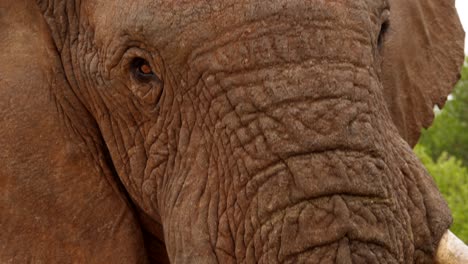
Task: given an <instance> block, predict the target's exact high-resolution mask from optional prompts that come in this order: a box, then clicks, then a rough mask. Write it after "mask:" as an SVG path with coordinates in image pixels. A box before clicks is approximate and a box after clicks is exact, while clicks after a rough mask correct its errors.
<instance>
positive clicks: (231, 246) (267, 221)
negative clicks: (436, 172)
mask: <svg viewBox="0 0 468 264" xmlns="http://www.w3.org/2000/svg"><path fill="white" fill-rule="evenodd" d="M335 19H336V18H335ZM324 20H326V19H324ZM316 22H317V23H321V22H322V21H316ZM352 22H354V23H355V24H356V25H354V27H349V28H346V27H347V26H349V25H342V26H343V30H341V31H340V30H336V29H331V28H328V27H326V23H324V24H323V25H322V26H320V27H319V26H317V25H297V24H295V23H292V22H291V23H290V24H285V25H276V24H274V23H273V22H272V23H271V25H275V26H277V28H276V29H275V30H271V29H262V28H261V27H258V28H257V29H258V30H250V29H249V26H252V25H248V26H246V28H242V29H239V31H241V30H245V32H246V33H245V35H240V36H236V35H235V34H234V33H233V34H232V35H228V37H236V39H233V40H232V41H227V42H225V43H224V44H223V45H221V44H219V43H217V45H214V46H213V47H210V48H209V50H208V51H209V52H208V51H205V52H198V53H197V54H196V55H194V57H193V58H190V63H191V67H190V68H191V69H192V70H193V71H194V72H195V73H196V74H194V76H193V81H192V83H191V84H192V85H190V83H189V85H186V86H188V87H195V88H193V89H192V90H190V92H189V95H187V96H185V97H184V98H187V99H186V100H187V102H188V103H187V105H189V106H192V105H193V104H194V101H196V100H197V99H196V98H200V97H201V98H203V100H204V102H206V103H200V104H199V105H200V108H203V109H197V111H191V108H187V110H186V111H185V110H184V111H182V112H183V113H184V114H187V115H190V118H188V117H187V120H196V121H197V122H199V124H184V123H182V126H185V127H184V128H183V130H182V131H181V133H179V135H180V137H181V138H183V136H187V138H188V137H189V138H190V140H185V141H184V140H181V139H179V140H178V142H182V143H184V144H180V145H178V146H179V148H178V150H179V152H180V153H181V154H180V157H176V160H177V159H179V160H184V161H185V162H184V163H183V165H184V166H180V168H178V170H174V171H173V172H172V175H173V176H172V178H171V179H170V181H176V180H179V179H180V182H175V183H172V182H170V186H177V187H178V188H177V190H173V191H171V192H170V193H174V194H177V195H174V196H167V197H166V199H165V200H162V199H161V200H160V201H161V202H160V205H159V208H164V205H165V204H168V205H171V207H170V208H168V207H167V206H166V208H168V209H167V210H166V211H163V212H162V218H163V222H164V229H165V230H164V231H165V238H166V240H168V241H170V242H169V246H168V251H169V255H170V256H172V257H171V260H173V261H176V262H181V263H182V262H184V261H189V260H193V259H196V260H197V261H199V262H203V263H215V262H216V261H218V262H221V263H235V262H239V261H243V260H245V261H246V262H252V263H253V262H259V263H302V262H304V261H306V260H309V259H322V260H324V261H325V260H329V261H330V262H331V261H336V262H337V263H351V262H359V261H362V260H368V262H371V263H378V262H380V260H382V259H386V260H387V261H388V262H390V263H404V262H405V261H406V260H411V259H418V260H420V261H422V262H424V261H428V262H429V261H430V260H432V258H433V254H434V250H435V245H437V243H438V241H439V239H440V237H441V236H442V234H443V232H445V230H447V228H448V226H449V223H450V216H449V211H448V208H447V206H446V204H445V202H444V201H443V200H442V198H441V197H440V195H439V193H438V191H437V188H436V187H435V185H434V183H433V182H432V180H431V178H430V176H429V175H428V174H427V172H425V170H424V168H423V167H422V165H421V164H420V162H419V161H418V160H417V158H416V157H415V156H414V154H413V153H412V151H411V149H410V148H409V146H408V145H407V144H406V143H405V142H404V141H403V139H402V138H401V137H400V136H399V135H398V132H397V130H396V128H395V126H394V125H393V123H392V120H391V117H390V114H389V112H388V109H387V107H386V105H385V100H384V98H383V95H382V87H381V84H380V83H381V82H380V77H379V68H378V66H377V65H378V63H377V62H378V60H377V59H376V57H375V56H376V55H375V52H374V46H373V40H372V39H371V38H366V36H368V35H365V34H364V33H363V32H361V31H359V30H360V27H359V26H358V25H359V23H358V22H359V21H352ZM271 32H274V33H271ZM190 93H192V94H191V96H190ZM193 93H197V94H193ZM193 98H195V99H193ZM202 113H208V114H206V115H203V114H202ZM187 157H190V159H188V158H187ZM168 185H169V184H168ZM194 190H197V191H194ZM426 209H427V210H426ZM174 241H176V242H174ZM187 245H192V246H193V245H195V246H194V249H193V250H188V249H187V248H188V246H187ZM184 246H185V250H184V251H182V250H181V248H182V247H184ZM182 254H184V255H182ZM214 260H216V261H214Z"/></svg>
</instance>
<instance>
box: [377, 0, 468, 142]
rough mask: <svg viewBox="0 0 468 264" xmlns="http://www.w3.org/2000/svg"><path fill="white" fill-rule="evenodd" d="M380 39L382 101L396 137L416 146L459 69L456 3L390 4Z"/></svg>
mask: <svg viewBox="0 0 468 264" xmlns="http://www.w3.org/2000/svg"><path fill="white" fill-rule="evenodd" d="M389 2H390V10H391V15H390V21H389V23H390V24H389V25H390V26H389V29H388V31H387V34H386V35H385V37H384V40H383V41H384V42H383V47H382V54H383V61H382V81H383V89H384V96H385V98H386V101H387V105H388V108H389V111H390V114H391V116H392V119H393V121H394V123H395V125H396V127H397V129H398V131H399V133H400V135H401V136H402V137H403V138H404V139H405V140H406V142H408V144H409V145H411V146H414V145H415V144H416V143H417V141H418V139H419V136H420V133H421V129H422V128H427V127H428V126H430V125H431V123H432V120H433V119H434V113H433V108H434V106H435V105H437V106H439V107H440V108H441V107H442V106H443V105H444V103H445V101H446V99H447V96H448V95H449V93H450V91H451V90H452V88H453V86H454V85H455V84H456V82H457V80H458V79H459V77H460V75H459V73H460V67H461V65H462V63H463V58H464V54H463V46H464V32H463V29H462V26H461V24H460V20H459V18H458V15H457V12H456V9H455V1H454V0H411V1H409V0H390V1H389Z"/></svg>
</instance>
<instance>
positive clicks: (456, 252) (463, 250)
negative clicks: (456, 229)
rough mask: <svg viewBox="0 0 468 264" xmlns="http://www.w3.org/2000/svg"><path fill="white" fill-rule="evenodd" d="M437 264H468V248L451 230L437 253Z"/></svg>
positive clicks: (446, 233) (444, 236) (444, 237)
mask: <svg viewBox="0 0 468 264" xmlns="http://www.w3.org/2000/svg"><path fill="white" fill-rule="evenodd" d="M436 263H439V264H466V263H468V246H467V245H465V243H463V242H462V241H461V240H460V239H459V238H458V237H456V236H455V235H454V234H453V233H452V232H450V230H447V232H445V234H444V235H443V236H442V239H441V240H440V243H439V247H438V248H437V253H436Z"/></svg>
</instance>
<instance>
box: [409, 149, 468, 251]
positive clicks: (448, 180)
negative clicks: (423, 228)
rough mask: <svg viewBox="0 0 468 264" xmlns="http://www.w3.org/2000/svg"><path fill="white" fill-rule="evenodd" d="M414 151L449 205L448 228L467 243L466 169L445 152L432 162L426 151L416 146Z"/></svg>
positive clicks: (467, 176) (467, 194) (467, 187)
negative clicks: (450, 215) (450, 222)
mask: <svg viewBox="0 0 468 264" xmlns="http://www.w3.org/2000/svg"><path fill="white" fill-rule="evenodd" d="M414 151H415V152H416V155H418V157H419V159H420V160H421V161H422V162H423V163H424V165H425V167H426V168H427V170H428V171H429V173H430V174H431V175H432V176H433V177H434V180H435V182H436V183H437V186H438V187H439V189H440V191H441V192H442V194H443V195H444V198H445V200H446V201H447V203H448V204H449V207H450V210H451V211H452V215H453V219H454V222H453V225H452V227H451V228H450V229H451V230H452V232H453V233H454V234H456V235H457V236H458V237H459V238H460V239H462V240H463V241H464V242H465V243H467V242H468V169H467V168H465V167H463V164H462V162H461V161H460V160H458V159H456V158H455V157H453V156H452V157H451V156H449V155H448V154H447V153H446V152H443V153H442V155H440V157H439V158H438V159H437V161H436V162H434V160H432V158H431V157H430V155H429V154H428V153H427V151H426V149H425V148H424V147H423V146H421V145H418V146H416V147H415V149H414Z"/></svg>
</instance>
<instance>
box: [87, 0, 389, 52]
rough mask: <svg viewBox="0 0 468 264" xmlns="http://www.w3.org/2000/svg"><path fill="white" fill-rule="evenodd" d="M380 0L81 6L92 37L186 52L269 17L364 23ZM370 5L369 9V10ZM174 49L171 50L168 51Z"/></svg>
mask: <svg viewBox="0 0 468 264" xmlns="http://www.w3.org/2000/svg"><path fill="white" fill-rule="evenodd" d="M384 2H385V1H384V0H380V1H369V0H359V1H349V0H335V1H325V0H307V1H306V0H274V1H261V0H244V1H234V0H213V1H208V0H204V1H199V0H197V1H187V0H178V1H167V0H165V1H162V0H159V1H154V0H137V1H125V0H117V1H113V0H104V1H102V0H100V1H99V0H90V1H89V2H88V4H85V5H84V6H85V7H84V8H85V9H86V10H85V12H86V13H88V14H89V20H90V23H91V24H92V25H94V30H95V34H96V38H98V39H102V40H103V41H105V39H107V41H109V39H114V40H115V38H116V37H121V36H131V37H132V38H139V37H140V38H141V39H145V40H146V41H149V42H150V43H152V45H155V46H156V47H157V48H159V49H163V48H164V49H174V50H175V51H176V53H178V54H180V53H181V52H183V51H187V52H190V51H191V50H193V49H194V48H196V47H198V46H200V45H201V43H206V42H210V41H212V40H213V39H215V38H218V37H219V36H220V35H226V34H229V32H231V31H233V30H235V29H237V28H239V27H241V28H242V27H244V28H245V30H246V31H251V30H258V28H259V27H258V26H255V27H253V28H249V27H248V26H246V25H249V24H252V23H253V22H258V21H262V20H266V19H267V18H273V21H276V20H278V21H283V22H284V21H290V22H292V23H296V22H307V21H309V22H311V21H328V22H333V24H332V25H333V27H336V28H338V29H339V28H340V25H341V26H343V25H345V23H346V24H347V23H351V22H352V23H354V24H355V26H356V27H361V28H362V27H367V28H369V26H368V25H369V21H370V20H369V15H372V14H374V13H375V12H374V11H375V10H378V8H375V7H376V6H377V7H379V6H380V7H382V6H384ZM369 11H372V12H369ZM171 54H173V53H171Z"/></svg>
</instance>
